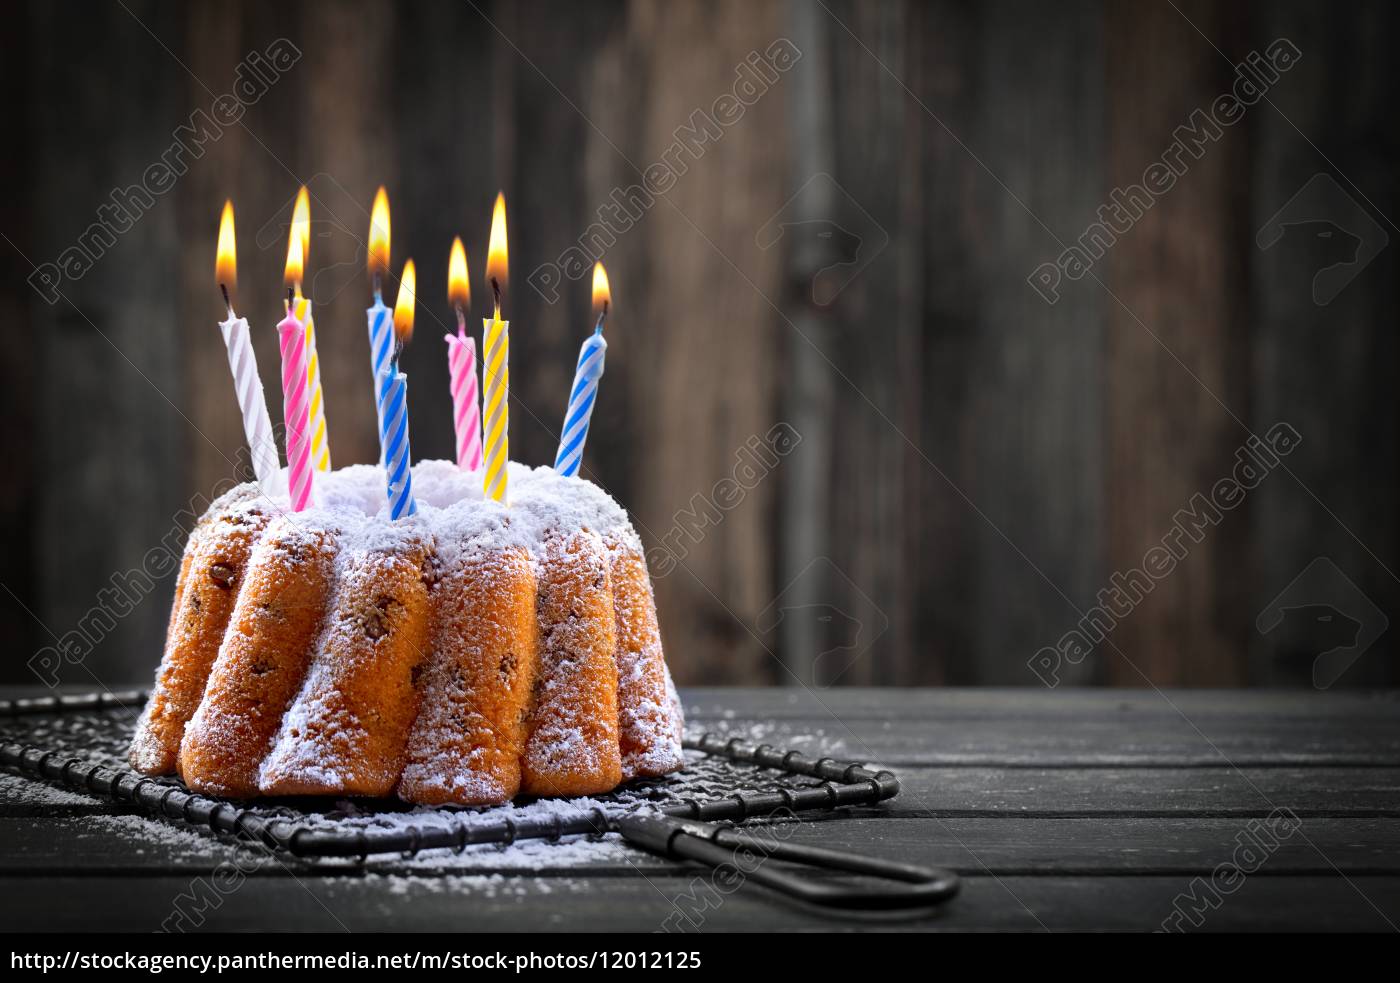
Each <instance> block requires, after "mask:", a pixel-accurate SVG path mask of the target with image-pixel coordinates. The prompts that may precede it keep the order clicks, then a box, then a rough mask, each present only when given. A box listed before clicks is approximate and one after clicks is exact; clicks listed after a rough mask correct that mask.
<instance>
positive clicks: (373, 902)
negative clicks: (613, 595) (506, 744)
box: [0, 875, 1400, 932]
mask: <svg viewBox="0 0 1400 983" xmlns="http://www.w3.org/2000/svg"><path fill="white" fill-rule="evenodd" d="M18 885H22V886H23V890H16V889H14V888H15V887H16V886H18ZM7 886H9V887H10V888H11V889H10V890H7V891H5V892H3V894H0V917H3V918H4V920H5V923H6V924H7V925H8V926H10V927H11V928H12V929H13V930H15V931H32V930H39V929H42V930H46V931H67V930H76V929H83V928H88V927H90V926H91V924H92V919H93V912H95V911H97V912H101V913H102V917H103V919H104V922H105V924H106V927H107V928H109V929H110V930H112V931H155V930H158V929H159V928H161V927H162V926H163V925H169V927H171V928H172V929H175V930H184V931H194V930H207V931H310V930H321V931H336V932H338V931H392V930H396V929H398V930H403V929H412V930H417V931H450V932H463V931H473V932H484V931H490V932H529V931H538V930H539V929H540V928H551V927H555V928H565V929H568V930H570V931H583V932H587V931H656V930H659V929H663V928H667V929H670V930H673V931H698V930H704V931H740V932H754V931H771V930H782V929H808V930H819V931H823V932H831V931H841V930H845V931H851V930H856V929H860V928H882V929H886V930H904V931H957V930H964V931H967V930H994V929H999V930H1011V931H1047V930H1048V931H1073V930H1090V929H1099V930H1115V931H1150V930H1153V929H1156V928H1158V927H1159V926H1161V925H1162V923H1163V922H1164V921H1165V920H1166V919H1168V918H1169V917H1170V916H1172V914H1173V912H1174V910H1175V907H1176V906H1177V905H1178V904H1180V903H1181V897H1180V896H1182V895H1184V894H1188V893H1189V892H1190V891H1191V890H1192V884H1191V881H1190V880H1189V879H1187V878H1184V877H1182V876H1179V875H1173V876H1163V877H1132V876H1129V877H1110V878H1082V877H1005V878H995V879H993V878H988V877H973V878H968V879H967V880H966V881H965V882H964V886H963V890H962V892H961V893H960V894H959V895H958V897H957V898H955V899H954V900H953V901H952V902H951V903H950V904H949V905H947V906H946V907H945V908H943V909H942V910H940V911H936V912H931V913H930V912H920V913H915V914H912V915H909V914H903V915H897V916H876V915H866V916H861V915H853V914H851V913H849V912H833V911H821V910H814V909H811V908H804V907H801V906H798V905H794V904H791V903H786V902H783V901H781V900H776V899H775V898H774V897H773V896H772V895H770V894H768V893H767V892H765V891H763V890H762V889H759V888H756V887H752V886H745V887H742V888H740V889H738V890H735V891H734V892H733V893H731V894H727V895H725V894H719V893H718V892H712V891H711V890H707V888H706V885H705V882H704V881H693V880H692V879H691V878H688V877H671V878H657V877H651V878H648V879H645V880H644V879H642V878H629V879H622V878H585V877H565V878H528V877H509V878H499V877H459V878H438V879H428V878H424V879H415V878H401V877H392V876H366V877H362V878H336V879H327V878H300V879H296V880H293V879H290V878H277V879H256V880H248V879H237V878H235V877H232V876H230V877H229V878H228V879H226V880H225V881H223V882H221V883H220V884H219V886H217V887H216V886H215V885H214V883H212V882H210V881H209V880H208V879H205V880H204V883H203V884H200V883H199V882H198V881H192V879H191V878H189V877H187V876H178V877H145V878H71V877H52V878H51V877H45V878H43V879H24V880H20V879H7ZM196 890H197V891H201V892H205V893H202V894H200V895H198V897H202V898H204V899H205V901H204V904H203V905H202V906H201V905H200V904H199V903H198V902H197V901H196V897H197V896H196V894H195V893H194V891H196ZM74 898H81V899H83V901H82V903H81V904H74V903H73V899H74ZM1217 900H1218V901H1219V902H1220V903H1219V905H1218V907H1216V908H1214V909H1209V908H1207V909H1206V910H1205V911H1204V912H1203V913H1202V916H1201V925H1200V928H1201V929H1202V930H1206V931H1239V930H1249V929H1253V930H1261V929H1271V930H1275V931H1338V930H1350V931H1384V930H1393V924H1394V921H1395V919H1396V918H1397V917H1400V878H1396V877H1368V878H1359V879H1357V880H1355V881H1351V882H1345V881H1342V880H1339V879H1337V878H1327V877H1295V876H1286V877H1264V876H1260V877H1251V878H1248V879H1247V880H1245V881H1244V883H1243V884H1242V885H1240V886H1237V888H1236V890H1235V891H1234V892H1233V893H1232V894H1229V895H1227V896H1224V897H1217ZM176 912H181V913H183V914H182V915H176V916H175V918H174V920H172V914H173V913H176Z"/></svg>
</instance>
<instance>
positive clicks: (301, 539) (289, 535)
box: [186, 460, 680, 800]
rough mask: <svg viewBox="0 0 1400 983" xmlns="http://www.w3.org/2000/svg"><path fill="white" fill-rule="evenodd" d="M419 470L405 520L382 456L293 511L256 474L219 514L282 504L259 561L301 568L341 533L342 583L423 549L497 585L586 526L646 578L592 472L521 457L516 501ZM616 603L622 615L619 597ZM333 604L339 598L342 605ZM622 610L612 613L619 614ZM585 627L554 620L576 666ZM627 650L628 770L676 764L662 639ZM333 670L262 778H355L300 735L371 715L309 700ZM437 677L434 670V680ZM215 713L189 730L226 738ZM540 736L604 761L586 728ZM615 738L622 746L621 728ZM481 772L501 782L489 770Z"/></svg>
mask: <svg viewBox="0 0 1400 983" xmlns="http://www.w3.org/2000/svg"><path fill="white" fill-rule="evenodd" d="M413 476H414V492H415V496H416V498H417V500H418V506H419V508H418V514H417V515H416V516H412V517H408V518H406V519H402V520H399V521H390V520H389V517H388V502H387V496H386V494H385V475H384V471H383V469H382V468H380V467H378V466H375V465H351V466H348V467H344V468H341V469H339V470H337V471H334V472H329V473H324V474H318V476H317V491H318V504H317V505H316V506H315V507H313V508H311V509H309V510H306V511H303V512H299V513H292V512H289V511H287V507H288V503H287V500H286V497H285V495H284V496H282V497H281V498H277V497H274V498H272V499H271V500H269V499H268V498H267V497H264V496H263V495H262V494H261V493H260V492H259V490H258V488H257V486H256V485H253V484H251V483H250V484H247V485H243V486H239V487H238V488H235V489H234V490H233V491H231V492H229V493H227V494H225V495H224V496H222V497H221V498H220V499H219V500H218V502H216V503H215V505H214V506H213V507H212V508H211V509H210V513H209V514H210V515H219V514H226V513H233V512H238V511H240V510H251V511H260V512H262V513H263V514H266V513H267V512H269V511H271V512H274V513H280V514H278V515H277V516H276V518H275V519H274V520H273V524H272V526H271V527H269V530H268V532H267V534H266V535H264V536H263V538H262V539H261V541H260V542H259V543H258V545H257V546H256V547H255V553H254V557H253V560H252V564H269V563H270V564H274V565H276V566H282V567H286V568H290V567H292V566H293V565H294V564H295V563H296V562H298V559H299V557H300V555H301V554H303V553H304V552H305V550H306V549H307V548H312V549H314V548H315V547H316V544H317V543H324V542H325V540H326V539H328V538H329V539H331V540H333V541H334V542H335V550H334V557H335V559H334V563H335V571H334V575H333V583H335V584H336V585H341V584H343V583H345V582H347V581H349V580H352V579H354V575H355V573H356V571H357V570H359V569H360V568H361V567H363V566H364V565H365V564H366V563H371V562H373V561H374V558H375V557H379V556H394V555H401V556H408V555H410V554H418V555H420V556H421V555H422V554H424V553H425V552H426V555H427V560H426V563H425V568H424V578H425V582H429V581H431V582H436V583H443V582H450V579H451V577H452V576H453V575H454V574H458V573H461V572H463V571H465V570H467V569H468V568H469V567H471V568H476V569H477V573H476V575H475V578H474V584H475V589H479V590H490V589H491V583H492V581H493V577H495V576H498V575H499V576H504V575H505V568H504V566H503V564H504V563H505V562H507V561H505V560H504V559H503V557H505V556H506V555H507V554H510V553H513V552H518V553H519V554H523V556H524V557H525V558H528V562H529V564H531V565H532V566H533V567H534V569H535V572H536V575H537V576H539V575H540V574H542V573H543V570H542V565H543V564H545V563H546V562H547V561H546V557H547V554H548V552H549V544H550V543H551V542H557V541H558V540H559V539H560V538H561V536H565V535H573V534H576V533H580V532H583V533H587V534H589V536H590V538H591V539H592V540H593V541H594V542H596V543H598V544H599V545H600V549H601V555H602V556H603V557H606V558H609V561H610V562H616V560H617V558H618V557H619V556H621V555H622V554H627V555H628V556H629V557H630V556H635V557H636V558H637V559H638V560H639V562H640V563H641V568H642V571H643V578H644V579H645V560H644V559H641V557H642V549H641V543H640V541H639V539H638V537H637V534H636V532H635V530H634V529H633V527H632V524H631V522H630V521H629V519H628V516H627V513H626V511H625V510H624V509H623V508H622V507H621V506H620V505H619V504H618V503H617V502H616V501H615V500H614V499H613V498H612V497H611V496H610V495H609V494H608V493H607V492H605V491H604V490H603V489H601V488H599V487H598V486H597V485H594V484H593V483H591V482H589V481H586V480H584V479H581V478H566V477H563V476H561V475H559V474H558V473H557V472H555V471H554V469H553V468H550V467H547V466H546V467H539V468H531V467H528V466H526V465H523V464H518V463H512V464H511V465H510V487H511V494H512V500H511V503H510V505H508V506H507V505H503V504H501V503H498V502H495V501H491V500H489V499H486V498H485V497H484V495H483V494H482V490H481V485H482V482H481V475H480V473H478V472H465V471H462V470H460V469H459V468H458V467H457V466H456V465H455V464H454V463H452V462H450V461H441V460H433V461H420V462H419V463H417V464H415V465H414V467H413ZM221 509H222V510H223V513H221V512H220V510H221ZM252 564H250V566H251V565H252ZM605 565H606V564H605ZM360 579H363V578H360ZM337 589H338V588H337ZM651 603H652V602H651V598H650V587H649V581H648V584H647V591H646V595H645V601H644V604H645V605H646V607H647V608H650V605H651ZM638 606H639V605H638V602H637V600H636V599H630V600H629V601H628V602H627V603H626V605H625V606H624V607H623V608H622V609H620V610H618V612H617V614H616V618H617V619H618V620H619V621H631V620H632V619H633V618H642V617H643V615H644V612H642V611H640V610H636V611H634V610H633V608H636V607H638ZM608 609H609V612H611V610H612V605H611V603H609V605H608ZM334 610H335V605H334V603H332V605H331V611H332V612H334ZM646 614H648V615H649V617H650V619H651V622H652V625H653V631H652V634H653V635H654V634H655V632H654V620H655V619H654V614H652V613H650V612H649V611H648V612H646ZM612 617H613V616H612V615H611V613H610V614H609V620H610V621H611V620H612ZM339 627H343V626H338V625H337V624H335V619H334V618H328V619H327V623H326V624H325V625H324V626H323V628H322V630H321V631H322V635H321V638H322V640H323V641H324V639H326V638H329V637H331V636H332V635H333V634H334V633H335V632H336V631H337V630H338V628H339ZM582 627H583V626H582V625H579V624H575V623H574V619H569V618H566V619H560V623H559V624H558V625H556V626H555V629H556V631H555V635H556V637H555V638H554V641H553V648H552V651H553V652H554V653H555V654H556V655H557V656H558V657H559V660H560V661H562V662H563V663H564V664H566V665H569V664H572V663H573V661H574V656H575V655H576V654H577V653H576V652H574V649H575V648H578V647H579V645H582V642H583V639H582V637H580V638H578V639H575V637H574V636H575V635H578V634H579V632H580V631H581V629H582ZM575 641H577V642H578V645H575ZM318 647H319V646H318ZM616 659H617V670H618V672H620V673H621V679H620V680H619V678H618V672H614V673H613V679H612V684H613V685H617V684H618V683H621V684H622V685H623V686H624V687H625V688H626V689H627V690H628V691H629V692H630V694H631V695H630V697H629V703H627V704H624V705H622V706H620V707H619V713H620V716H621V721H620V722H621V723H622V726H623V727H624V728H626V729H627V730H628V731H629V733H631V734H634V735H636V736H637V737H638V741H637V745H638V747H639V748H640V750H639V751H636V752H633V753H632V754H631V756H630V758H629V764H628V768H627V772H626V774H627V776H628V777H630V776H631V775H634V774H663V773H665V772H667V771H671V770H674V769H675V768H676V767H679V764H680V755H679V751H680V749H679V730H680V715H679V711H678V708H677V706H676V704H675V703H674V701H672V700H670V699H663V697H662V694H661V693H660V692H659V690H658V691H654V692H652V693H650V694H646V692H645V691H646V689H647V687H646V686H645V685H643V684H644V683H645V682H646V680H645V679H644V674H645V671H646V666H647V665H656V664H660V665H662V666H663V667H664V660H663V657H662V654H661V647H660V639H659V636H656V637H654V638H651V639H646V640H643V641H641V642H640V643H639V644H636V645H634V646H633V647H631V648H629V649H628V650H626V651H617V652H616ZM325 672H326V666H325V665H323V663H322V662H321V661H320V660H318V661H316V662H314V663H313V664H312V666H311V668H310V671H309V672H308V674H307V676H306V677H305V678H304V679H303V680H302V681H301V686H300V693H299V695H298V696H297V697H296V698H294V699H293V700H292V702H291V704H290V708H289V709H287V710H283V711H282V713H283V716H282V719H281V720H280V726H279V727H278V731H277V735H276V739H275V740H274V742H273V746H272V751H271V753H270V754H269V755H268V756H267V757H265V758H264V760H263V762H262V769H261V770H262V773H263V778H266V777H267V773H268V771H269V768H270V767H271V765H272V764H273V763H274V762H276V763H277V764H278V767H279V769H282V768H285V769H290V770H291V771H292V772H295V773H296V774H299V775H302V776H305V777H307V778H308V779H310V780H313V783H314V784H317V785H321V786H327V787H334V786H338V785H342V784H344V783H345V781H346V780H347V779H350V778H352V777H353V776H350V775H346V774H338V773H337V771H336V769H335V768H331V767H327V766H326V762H324V761H322V760H320V757H319V755H318V753H316V752H317V749H316V748H314V747H312V746H311V745H309V744H306V743H305V742H304V741H303V742H301V743H300V744H299V743H298V735H299V734H305V733H306V730H307V725H308V723H309V722H310V718H311V716H313V715H314V716H316V717H317V719H319V720H321V731H322V732H323V733H324V734H325V735H326V737H327V739H328V740H330V741H331V742H332V743H334V744H337V745H339V744H341V743H345V744H346V745H347V746H349V745H350V744H353V742H354V737H355V733H356V731H357V729H359V728H360V727H361V722H360V721H357V720H349V719H339V718H337V719H336V720H335V721H334V722H330V723H328V722H327V721H326V720H325V719H323V718H324V714H325V711H326V707H325V706H323V705H322V704H323V702H324V701H317V700H313V699H308V698H307V697H308V696H309V695H310V694H312V693H315V692H321V691H324V690H326V687H325V685H324V684H325V680H324V679H323V678H322V677H323V676H324V675H325ZM542 682H543V685H542V687H541V689H542V691H543V694H544V695H545V696H548V695H550V693H551V691H552V689H553V688H555V687H562V686H564V685H565V684H569V683H572V682H574V681H573V680H572V679H571V678H570V675H569V674H568V673H559V674H555V675H554V676H553V677H552V678H549V679H545V680H543V681H542ZM433 684H434V679H433V677H432V675H431V673H430V674H428V676H427V677H426V681H425V684H424V685H433ZM318 687H319V689H318ZM653 689H655V688H654V687H653ZM585 702H591V701H585ZM204 710H205V707H204V706H203V705H202V704H201V706H200V708H199V710H198V711H197V712H196V713H195V715H194V718H193V719H192V720H191V721H190V722H189V725H188V728H187V731H186V737H187V738H188V737H189V736H190V734H191V732H192V733H193V734H194V735H196V737H197V739H201V740H206V741H208V740H215V741H217V738H216V736H215V735H211V734H207V733H204V732H205V731H206V730H208V729H209V727H207V726H206V721H205V716H206V715H205V713H204ZM274 712H276V711H274ZM570 724H572V722H570ZM539 736H540V738H541V740H540V742H539V743H540V744H542V745H546V747H545V748H543V750H545V751H546V757H547V758H548V759H549V760H550V761H552V762H554V763H555V765H556V766H557V765H559V764H562V763H563V762H566V761H569V762H572V763H573V764H574V765H575V766H577V767H580V768H584V769H590V768H597V767H599V766H600V762H598V761H595V760H594V759H595V758H596V752H597V749H596V748H595V747H594V746H593V744H592V743H591V742H590V740H589V738H588V737H587V735H586V734H585V733H584V732H583V730H582V729H580V728H579V727H578V726H573V725H569V726H559V727H557V728H556V729H555V730H552V731H549V732H548V733H547V734H541V735H539ZM612 742H613V743H614V744H615V743H616V737H615V736H614V737H613V738H612ZM479 750H480V749H467V750H466V751H465V752H464V753H461V754H460V758H461V760H460V761H459V764H460V766H461V767H460V771H461V774H457V775H453V776H449V775H446V774H444V775H442V776H441V777H442V780H443V781H444V782H446V783H447V784H449V785H450V784H454V783H455V784H458V785H463V783H469V781H470V780H471V779H473V778H476V777H481V773H480V772H479V771H478V768H477V765H478V762H476V761H474V760H472V758H473V755H475V754H476V753H477V751H479ZM438 764H439V765H441V762H438ZM488 777H489V776H488ZM449 779H450V780H449ZM481 780H482V781H484V782H486V784H488V785H489V784H490V782H489V781H488V780H487V777H481ZM419 781H420V783H426V784H431V782H432V778H431V776H427V777H420V778H419ZM463 787H465V785H464V786H463ZM478 791H479V792H480V793H481V796H480V797H481V798H482V799H484V800H490V799H492V798H499V797H502V796H503V795H504V794H508V793H505V790H503V789H499V788H495V787H489V788H488V787H486V786H485V785H483V787H481V788H480V789H478Z"/></svg>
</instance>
